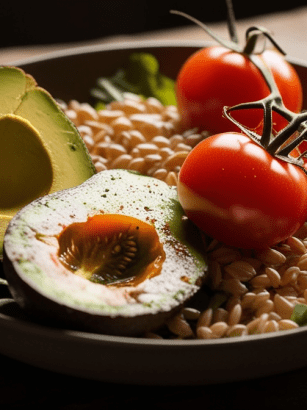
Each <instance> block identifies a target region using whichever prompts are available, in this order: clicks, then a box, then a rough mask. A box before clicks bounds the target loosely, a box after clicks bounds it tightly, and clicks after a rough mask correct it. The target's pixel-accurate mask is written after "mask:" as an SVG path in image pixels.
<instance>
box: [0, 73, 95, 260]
mask: <svg viewBox="0 0 307 410" xmlns="http://www.w3.org/2000/svg"><path fill="white" fill-rule="evenodd" d="M94 173H95V169H94V165H93V163H92V161H91V159H90V156H89V154H88V151H87V149H86V147H85V145H84V142H83V141H82V138H81V137H80V135H79V133H78V131H77V129H76V127H75V126H74V125H73V123H72V122H71V121H70V120H69V119H68V118H67V117H66V116H65V114H64V113H63V112H62V110H61V109H60V107H59V106H58V104H57V103H56V101H55V100H54V99H53V98H52V96H51V95H50V94H49V93H48V92H47V91H46V90H44V89H42V88H41V87H38V86H37V84H36V82H35V80H34V78H33V77H31V76H30V75H28V74H26V73H25V72H24V71H23V70H21V69H18V68H15V67H0V175H1V178H0V192H1V198H0V259H1V258H2V246H3V236H4V233H5V230H6V228H7V225H8V223H9V221H10V220H11V218H12V217H13V216H14V215H15V214H16V212H17V211H18V210H19V209H21V208H22V207H23V206H24V205H26V204H27V203H29V202H31V201H33V200H34V199H36V198H38V197H40V196H43V195H46V194H48V193H51V192H55V191H58V190H62V189H66V188H70V187H73V186H76V185H79V184H81V183H82V182H84V181H85V180H86V179H88V178H90V177H91V176H92V175H93V174H94Z"/></svg>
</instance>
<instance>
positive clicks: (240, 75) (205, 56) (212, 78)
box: [176, 46, 303, 134]
mask: <svg viewBox="0 0 307 410" xmlns="http://www.w3.org/2000/svg"><path fill="white" fill-rule="evenodd" d="M261 58H262V60H263V61H264V62H265V63H266V64H267V65H268V66H269V67H270V68H271V70H272V73H273V76H274V79H275V82H276V84H277V86H278V88H279V90H280V92H281V95H282V98H283V101H284V103H285V106H286V107H287V108H288V109H290V110H291V111H294V112H299V111H301V108H302V100H303V92H302V86H301V82H300V79H299V77H298V74H297V73H296V71H295V70H294V68H293V67H292V66H291V65H290V64H289V63H288V62H287V61H286V60H285V59H284V56H283V55H282V54H280V53H279V52H277V51H275V50H265V51H264V52H263V53H262V54H261ZM267 95H269V87H268V85H267V84H266V82H265V80H264V78H263V76H262V74H261V72H260V71H259V70H258V68H257V67H256V66H255V65H254V64H253V63H252V62H251V61H250V59H249V58H248V56H247V55H244V54H240V53H237V52H234V51H231V50H229V49H227V48H225V47H222V46H212V47H208V48H204V49H201V50H200V51H198V52H196V53H194V54H193V55H192V56H191V57H190V58H189V59H188V60H187V61H186V62H185V64H184V65H183V66H182V68H181V70H180V72H179V74H178V77H177V81H176V96H177V103H178V109H179V112H180V114H181V117H182V123H183V126H184V128H186V129H191V128H195V127H198V128H199V129H200V130H201V131H202V130H207V131H209V132H210V133H211V134H217V133H220V132H228V131H239V129H238V128H237V126H236V125H234V124H233V123H232V122H231V121H229V120H228V119H226V118H223V107H224V106H228V107H232V106H234V105H236V104H240V103H244V102H252V101H257V100H259V99H262V98H263V97H265V96H267ZM233 116H234V118H235V119H237V120H238V121H240V122H241V123H242V124H243V125H245V126H248V127H250V128H257V127H258V126H259V124H260V123H261V120H262V118H263V113H262V110H244V111H241V112H237V113H234V114H233ZM273 118H274V122H275V123H276V124H275V128H276V130H280V129H282V128H283V127H284V126H285V125H286V121H285V120H284V119H283V118H281V117H280V116H279V115H278V114H276V113H274V117H273Z"/></svg>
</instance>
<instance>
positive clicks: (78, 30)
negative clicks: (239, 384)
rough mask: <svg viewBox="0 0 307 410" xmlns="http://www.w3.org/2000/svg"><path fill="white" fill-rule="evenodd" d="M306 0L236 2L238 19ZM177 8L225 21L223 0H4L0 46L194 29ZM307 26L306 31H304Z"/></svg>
mask: <svg viewBox="0 0 307 410" xmlns="http://www.w3.org/2000/svg"><path fill="white" fill-rule="evenodd" d="M305 5H306V0H292V1H291V2H290V1H289V2H286V3H285V2H281V1H278V0H257V1H255V2H251V1H248V0H233V6H234V10H235V15H236V18H237V19H242V18H246V17H251V16H254V15H255V16H256V15H261V14H266V13H273V12H277V11H286V10H291V9H294V8H297V7H301V6H305ZM171 9H174V10H179V11H183V12H185V13H188V14H190V15H192V16H193V17H196V18H197V19H199V20H201V21H202V22H204V23H206V22H207V23H210V22H218V21H223V20H225V19H226V15H227V13H226V3H225V0H210V1H208V0H202V1H199V0H197V1H195V0H192V1H191V0H190V1H189V0H185V1H182V0H163V2H162V3H160V2H158V3H157V2H156V1H154V0H150V1H147V0H134V1H133V0H130V1H128V0H52V1H47V2H40V3H38V2H37V1H32V0H28V1H26V0H24V1H22V2H21V1H18V0H17V2H16V1H5V2H4V1H3V2H1V8H0V17H1V24H0V47H12V46H20V45H30V44H32V45H34V44H50V43H63V42H74V41H86V40H92V39H96V38H103V37H107V36H112V35H120V34H124V35H125V34H133V33H141V32H148V31H154V30H159V29H166V28H174V27H180V26H186V25H191V24H192V23H191V22H190V21H189V20H186V19H184V18H183V17H181V16H178V15H173V14H171V13H170V10H171ZM304 29H305V28H304V27H302V30H304Z"/></svg>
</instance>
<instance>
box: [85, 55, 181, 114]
mask: <svg viewBox="0 0 307 410" xmlns="http://www.w3.org/2000/svg"><path fill="white" fill-rule="evenodd" d="M125 92H131V93H134V94H138V95H141V96H143V97H144V98H148V97H155V98H157V99H158V100H159V101H160V102H161V103H162V104H163V105H176V95H175V82H174V80H172V79H171V78H169V77H167V76H165V75H163V74H162V73H161V72H160V67H159V63H158V60H157V59H156V58H155V57H154V56H153V55H152V54H148V53H133V54H131V56H130V57H129V60H128V62H127V64H126V66H125V67H123V68H120V69H119V70H118V71H117V72H116V73H115V74H114V75H113V76H112V77H108V78H107V77H100V78H98V79H97V86H96V87H95V88H93V89H92V90H91V95H92V97H94V98H95V99H96V101H97V107H99V109H100V108H102V107H103V106H104V105H105V104H108V103H110V102H111V101H114V100H117V101H118V100H119V101H120V100H122V98H123V93H125ZM97 107H96V108H97Z"/></svg>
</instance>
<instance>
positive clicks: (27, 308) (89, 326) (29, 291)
mask: <svg viewBox="0 0 307 410" xmlns="http://www.w3.org/2000/svg"><path fill="white" fill-rule="evenodd" d="M3 261H4V263H5V273H6V278H7V280H8V281H9V289H10V293H11V294H12V297H13V298H14V300H15V301H16V302H17V304H18V305H19V306H20V307H21V308H22V309H23V311H24V312H25V313H26V315H27V316H28V317H29V319H30V320H32V321H35V322H37V323H38V324H40V325H44V326H52V327H56V328H65V329H69V330H79V331H86V332H92V333H99V334H106V335H110V336H128V337H138V336H142V335H143V334H144V333H146V332H152V331H155V330H158V329H159V328H161V327H162V326H163V325H164V324H165V322H166V321H167V320H168V319H170V318H171V317H172V316H174V315H175V314H176V313H177V312H178V311H179V310H180V309H181V308H182V305H181V304H180V305H178V306H176V307H174V308H172V309H171V310H168V311H162V312H159V313H158V314H153V313H147V314H142V315H138V316H137V317H134V316H128V317H125V316H120V315H118V316H117V317H112V316H107V315H104V316H103V317H102V316H101V315H95V314H93V313H91V312H86V311H82V310H76V309H72V308H69V307H67V306H64V305H61V304H60V303H57V302H54V301H52V300H51V299H48V298H45V297H44V296H43V295H42V294H40V293H39V292H36V291H35V290H34V289H33V288H31V287H30V286H29V285H27V284H26V283H25V282H24V281H22V280H21V278H20V277H19V276H18V275H16V272H15V271H14V266H13V264H12V262H11V261H10V260H9V259H8V258H7V256H6V254H5V250H4V253H3ZM21 295H22V296H21ZM33 302H34V303H33Z"/></svg>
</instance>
